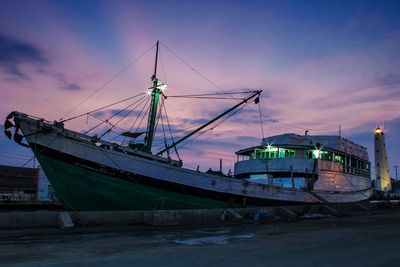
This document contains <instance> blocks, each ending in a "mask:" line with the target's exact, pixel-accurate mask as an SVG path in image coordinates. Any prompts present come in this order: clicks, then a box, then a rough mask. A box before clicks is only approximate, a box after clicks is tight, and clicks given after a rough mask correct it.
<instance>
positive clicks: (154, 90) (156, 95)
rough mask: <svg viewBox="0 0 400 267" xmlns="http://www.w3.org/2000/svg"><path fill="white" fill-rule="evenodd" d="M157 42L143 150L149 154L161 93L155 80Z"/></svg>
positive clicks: (157, 81)
mask: <svg viewBox="0 0 400 267" xmlns="http://www.w3.org/2000/svg"><path fill="white" fill-rule="evenodd" d="M159 43H160V42H159V41H157V45H156V59H155V63H154V74H153V76H151V81H152V82H153V86H152V87H150V88H149V91H148V92H149V94H150V97H151V102H150V110H149V116H148V120H147V131H146V138H145V141H144V142H145V150H146V151H147V152H150V153H151V146H152V144H153V138H154V131H155V123H156V117H157V109H158V102H159V100H160V95H161V93H162V89H161V87H160V85H161V84H159V80H158V79H157V61H158V46H159Z"/></svg>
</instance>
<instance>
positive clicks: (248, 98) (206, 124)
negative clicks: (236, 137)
mask: <svg viewBox="0 0 400 267" xmlns="http://www.w3.org/2000/svg"><path fill="white" fill-rule="evenodd" d="M261 92H262V90H260V91H255V92H253V94H251V96H249V97H247V98H245V99H243V100H242V101H241V102H240V103H238V104H236V105H234V106H233V107H231V108H230V109H228V110H226V111H225V112H223V113H221V114H220V115H218V116H217V117H215V118H214V119H212V120H210V121H208V122H207V123H205V124H203V125H202V126H200V127H199V128H197V129H196V130H194V131H192V132H190V133H189V134H187V135H186V136H184V137H182V138H181V139H179V140H178V141H176V142H175V143H173V144H171V145H169V146H167V147H166V148H164V149H163V150H161V151H159V152H157V155H161V154H162V153H164V152H165V151H167V150H169V149H171V148H172V147H174V146H176V145H177V144H179V143H181V142H183V141H184V140H186V139H188V138H189V137H191V136H192V135H194V134H195V133H197V132H198V131H201V130H202V129H204V128H206V127H207V126H208V125H210V124H211V123H213V122H215V121H217V120H219V119H220V118H222V117H223V116H225V115H226V114H228V113H229V112H231V111H233V110H235V109H236V108H238V107H240V106H241V105H243V104H244V103H247V101H249V100H250V99H252V98H254V97H256V96H259V95H260V94H261ZM257 101H259V100H258V98H257V99H256V103H258V102H257Z"/></svg>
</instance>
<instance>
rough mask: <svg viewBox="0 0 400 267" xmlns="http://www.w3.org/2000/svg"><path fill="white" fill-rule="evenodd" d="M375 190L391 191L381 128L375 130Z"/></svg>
mask: <svg viewBox="0 0 400 267" xmlns="http://www.w3.org/2000/svg"><path fill="white" fill-rule="evenodd" d="M374 136H375V141H374V148H375V175H376V176H375V190H376V191H388V190H390V189H392V184H391V182H390V175H389V166H388V160H387V155H386V147H385V137H384V134H383V131H382V130H381V128H379V127H378V128H376V129H375V134H374Z"/></svg>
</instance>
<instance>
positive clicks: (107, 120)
mask: <svg viewBox="0 0 400 267" xmlns="http://www.w3.org/2000/svg"><path fill="white" fill-rule="evenodd" d="M144 98H146V96H143V97H142V98H140V99H139V100H137V101H135V102H133V103H132V104H130V105H128V106H127V107H125V108H124V109H122V110H120V111H118V112H117V113H115V114H113V115H112V116H111V117H109V118H108V119H106V120H105V121H103V122H101V123H99V124H97V125H96V126H94V127H92V128H91V129H89V130H88V131H86V132H85V134H88V133H89V132H91V131H93V130H94V129H96V128H97V127H99V126H100V125H102V124H103V123H104V122H108V123H110V124H111V125H112V123H111V122H110V121H109V120H110V119H112V118H113V117H115V116H117V115H119V114H120V113H121V112H123V111H125V110H127V109H128V108H130V107H131V106H133V105H135V104H136V103H137V102H139V101H141V100H143V99H144ZM112 128H113V127H112Z"/></svg>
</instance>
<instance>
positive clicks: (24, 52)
mask: <svg viewBox="0 0 400 267" xmlns="http://www.w3.org/2000/svg"><path fill="white" fill-rule="evenodd" d="M24 64H27V65H30V66H33V67H35V68H37V69H40V68H43V67H47V66H48V64H49V61H48V60H47V59H46V57H45V56H44V54H43V52H42V51H41V50H40V49H39V48H37V47H36V46H34V45H33V44H31V43H28V42H23V41H18V40H14V39H12V38H10V37H7V36H5V35H2V34H0V69H1V70H3V71H4V72H6V73H7V74H9V75H10V76H12V77H14V78H15V77H16V78H20V79H23V80H30V78H29V76H28V75H27V74H26V73H24V72H23V71H22V65H24Z"/></svg>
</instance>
